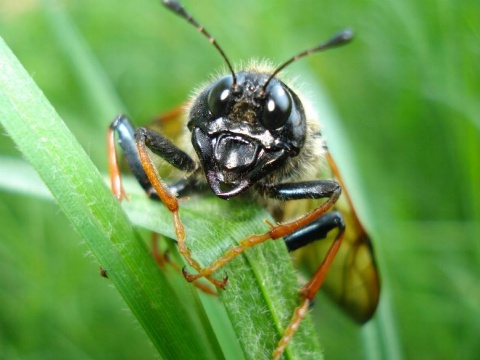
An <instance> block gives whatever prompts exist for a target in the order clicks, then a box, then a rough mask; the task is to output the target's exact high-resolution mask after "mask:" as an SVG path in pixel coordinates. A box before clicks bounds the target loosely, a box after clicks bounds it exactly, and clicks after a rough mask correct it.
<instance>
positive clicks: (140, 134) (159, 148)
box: [135, 128, 227, 289]
mask: <svg viewBox="0 0 480 360" xmlns="http://www.w3.org/2000/svg"><path fill="white" fill-rule="evenodd" d="M135 141H136V144H137V151H138V155H139V158H140V163H141V165H142V167H143V170H144V171H145V174H146V176H147V178H148V180H149V181H150V183H151V185H152V187H153V188H154V189H155V191H156V193H157V194H158V197H159V198H160V200H161V201H162V202H163V203H164V205H165V206H166V207H167V209H168V210H169V211H170V212H171V213H172V217H173V225H174V228H175V235H176V238H177V244H178V251H179V252H180V254H182V256H183V257H184V258H185V260H186V261H187V263H188V264H189V265H190V266H191V267H193V268H194V269H195V270H196V271H198V272H200V271H201V270H202V267H201V266H200V264H199V263H198V262H197V261H196V260H195V259H193V258H192V256H191V253H190V250H189V249H188V247H187V245H186V243H185V238H186V234H185V227H184V226H183V223H182V221H181V220H180V214H179V203H178V199H177V197H176V196H175V195H174V194H172V193H171V191H170V189H169V188H168V187H167V186H166V185H165V184H164V183H163V181H162V180H161V178H160V175H159V174H158V172H157V169H156V167H155V165H154V164H153V161H152V159H151V157H150V154H149V152H148V151H147V148H148V149H150V150H151V151H152V152H154V153H155V154H157V155H159V156H161V157H162V158H163V159H165V160H166V161H168V162H169V163H171V164H172V165H174V166H175V167H177V168H179V169H181V170H186V171H193V170H195V168H196V164H195V162H194V161H193V160H192V159H191V158H190V156H188V155H187V154H186V153H184V152H183V151H181V150H180V149H178V148H177V147H176V146H175V145H174V144H172V143H171V142H170V141H169V140H168V139H166V138H165V137H163V136H162V135H160V134H159V133H157V132H155V131H153V130H150V129H147V128H139V129H137V131H136V132H135ZM205 278H206V279H207V280H209V281H210V282H211V283H212V284H213V285H215V286H216V287H219V288H222V289H223V288H225V286H226V284H227V278H224V279H223V280H216V279H213V278H211V277H210V276H209V275H206V276H205Z"/></svg>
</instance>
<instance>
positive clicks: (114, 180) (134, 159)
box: [107, 115, 196, 200]
mask: <svg viewBox="0 0 480 360" xmlns="http://www.w3.org/2000/svg"><path fill="white" fill-rule="evenodd" d="M136 133H139V134H140V135H137V134H136ZM115 134H117V136H118V140H116V139H115ZM137 136H141V137H144V138H145V139H146V140H145V142H146V143H147V146H148V147H149V148H151V150H152V151H153V152H155V153H156V154H158V155H160V156H161V157H162V158H163V159H165V160H166V161H167V162H168V163H170V164H172V165H173V166H175V167H176V168H178V169H180V170H184V171H186V172H193V171H194V169H195V168H196V164H195V162H194V161H193V160H192V159H191V158H190V157H189V156H188V155H187V154H186V153H184V152H183V151H182V150H180V149H178V148H177V147H176V146H175V145H174V144H172V143H171V142H170V141H169V140H168V139H166V138H165V137H163V136H162V135H160V134H158V133H156V132H154V131H153V130H150V129H146V128H139V129H138V130H137V131H135V128H134V127H133V125H132V123H131V122H130V120H129V119H128V118H127V117H126V116H125V115H119V116H117V117H116V118H115V119H114V120H113V121H112V123H111V124H110V126H109V128H108V131H107V153H108V165H109V174H110V182H111V189H112V192H113V193H114V195H115V196H116V198H117V199H118V200H122V199H124V198H125V196H126V195H125V191H124V189H123V186H122V180H121V175H120V169H119V165H118V156H117V150H116V146H115V143H116V142H118V144H119V145H120V147H121V148H122V151H123V154H124V156H125V159H126V161H127V165H128V167H129V168H130V171H131V172H132V174H133V175H134V176H135V178H136V179H137V181H138V183H139V184H140V186H141V187H142V188H143V190H144V191H145V192H146V193H147V195H148V196H149V197H150V198H151V199H153V200H160V198H159V196H158V194H157V193H156V191H155V189H154V187H153V186H152V184H151V182H150V180H149V179H148V176H147V174H146V173H145V169H144V168H143V165H142V163H141V161H140V156H139V154H138V150H137V141H136V137H137ZM162 155H163V156H162ZM188 185H189V183H188V181H185V180H184V179H183V180H180V181H178V182H177V183H175V184H173V185H169V189H170V190H171V192H173V193H176V194H179V193H181V192H184V191H186V190H187V188H188Z"/></svg>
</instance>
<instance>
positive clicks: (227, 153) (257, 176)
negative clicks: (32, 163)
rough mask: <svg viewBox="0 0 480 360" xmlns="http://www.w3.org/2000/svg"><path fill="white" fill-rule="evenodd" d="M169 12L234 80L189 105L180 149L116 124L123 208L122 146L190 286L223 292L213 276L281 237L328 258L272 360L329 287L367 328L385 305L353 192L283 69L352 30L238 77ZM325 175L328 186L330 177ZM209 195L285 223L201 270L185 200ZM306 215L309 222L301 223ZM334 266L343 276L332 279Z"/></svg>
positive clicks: (112, 149)
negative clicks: (157, 204) (170, 227)
mask: <svg viewBox="0 0 480 360" xmlns="http://www.w3.org/2000/svg"><path fill="white" fill-rule="evenodd" d="M162 4H163V5H164V6H165V7H167V8H168V9H170V10H171V11H173V12H174V13H175V14H177V15H179V16H181V17H183V18H184V19H186V20H187V21H188V22H189V23H190V24H192V25H193V26H194V27H196V28H197V30H199V32H200V33H202V34H203V35H204V36H205V37H206V38H207V39H208V40H209V42H210V43H211V44H212V45H213V46H214V47H215V48H216V49H217V50H218V52H219V53H220V55H221V56H222V58H223V59H224V61H225V63H226V65H227V66H228V69H229V73H228V74H227V75H224V76H220V77H218V78H217V79H215V80H214V81H212V82H211V83H210V84H208V85H206V86H204V87H203V88H202V89H200V90H199V91H198V92H197V94H196V95H195V96H194V97H193V98H192V100H191V101H190V102H189V103H188V106H187V107H186V111H185V116H184V117H185V124H184V126H183V128H182V131H181V134H180V135H179V136H178V138H179V139H180V141H179V143H181V144H182V148H180V147H179V146H177V145H176V143H175V142H173V141H172V140H170V139H168V138H167V137H166V136H164V135H163V134H162V133H160V132H158V131H156V130H154V129H152V128H148V127H140V128H137V129H135V128H134V127H133V125H132V124H131V122H130V121H129V119H128V118H127V117H126V116H124V115H120V116H118V117H117V118H116V119H115V120H114V121H113V122H112V123H111V125H110V127H109V129H108V134H107V139H108V153H109V171H110V179H111V187H112V192H113V193H114V195H115V196H116V197H117V198H118V199H119V200H121V199H123V198H124V197H125V193H124V190H123V187H122V182H121V175H120V171H119V166H118V162H117V154H116V142H117V141H118V143H119V144H120V147H121V148H122V150H123V153H124V156H125V158H126V162H127V164H128V166H129V168H130V170H131V171H132V173H133V174H134V176H135V177H136V178H137V180H138V182H139V183H140V185H141V186H142V187H143V189H144V190H145V192H146V194H147V195H148V196H149V197H150V198H152V199H154V200H160V201H162V202H163V203H164V204H165V206H166V207H167V209H168V210H169V211H170V212H171V214H172V217H173V223H174V229H175V234H176V240H177V244H178V249H179V252H180V254H181V255H182V256H183V257H184V258H185V260H186V262H187V263H188V264H189V265H190V266H191V267H192V268H193V269H194V270H195V271H196V272H197V273H196V274H192V273H187V271H186V270H185V269H184V270H183V275H184V276H185V278H186V279H187V280H188V281H191V282H192V281H196V280H198V279H200V278H205V279H207V280H208V281H210V282H211V283H212V284H213V285H215V286H216V287H218V288H221V289H224V288H225V287H226V285H227V282H228V278H227V277H225V278H223V279H217V278H215V277H213V274H214V273H215V272H216V271H217V270H218V269H219V268H221V267H222V266H224V265H225V264H227V263H228V262H229V261H230V260H232V259H233V258H234V257H235V256H237V255H239V254H240V253H242V252H243V251H246V250H248V249H249V248H251V247H252V246H255V245H257V244H261V243H263V242H265V241H267V240H270V239H274V240H275V239H280V238H283V239H284V241H285V243H286V245H287V248H288V249H289V251H295V250H298V249H300V248H304V247H305V246H307V245H308V246H312V247H315V251H309V252H308V254H307V256H306V257H305V256H304V257H302V256H300V257H299V260H301V261H307V262H309V261H315V260H318V259H323V260H322V261H321V264H320V265H319V266H318V265H317V269H316V270H315V271H314V275H313V276H312V278H311V279H310V280H309V281H308V282H307V283H306V285H304V286H303V287H302V288H301V301H300V304H299V306H298V307H297V308H296V309H295V310H294V313H293V315H292V318H291V322H290V324H289V325H288V327H287V328H286V329H285V331H284V335H283V337H282V338H281V339H280V340H279V342H278V346H277V348H276V349H275V351H274V353H273V357H274V359H278V358H280V356H281V355H282V353H283V351H284V350H285V348H286V346H287V345H288V343H289V341H290V339H291V338H292V336H293V335H294V333H295V331H296V329H297V328H298V326H299V325H300V323H301V321H302V319H303V318H304V317H305V315H306V314H307V311H308V308H309V306H310V304H311V303H312V301H313V299H314V298H315V295H316V294H317V292H318V291H319V289H320V288H321V287H322V286H323V285H324V286H325V287H326V289H327V291H328V292H329V294H330V295H331V296H332V297H333V298H334V299H335V300H336V301H337V302H338V303H339V304H340V305H341V306H342V307H343V308H345V309H346V311H347V313H349V314H350V315H351V316H352V317H353V318H354V319H356V320H358V321H359V322H365V321H367V320H368V319H370V317H371V316H372V315H373V313H374V311H375V308H376V306H377V303H378V299H379V279H378V274H377V271H376V265H375V260H374V255H373V249H372V246H371V243H370V240H369V237H368V235H367V234H366V232H365V231H364V229H363V227H362V225H361V223H360V221H359V220H358V218H357V215H356V213H355V211H354V210H353V206H352V203H351V201H350V198H349V196H348V193H346V192H345V190H343V195H342V196H341V193H342V188H343V181H342V178H341V176H340V174H339V172H338V169H337V167H336V165H335V162H334V161H333V159H332V157H331V156H330V154H329V152H328V149H327V147H326V145H325V142H324V138H323V136H322V133H321V129H320V124H319V122H318V119H317V118H316V116H315V113H314V112H313V111H312V106H311V105H310V103H309V101H308V99H305V98H304V97H303V96H302V95H301V94H300V92H299V91H298V90H294V87H293V86H292V85H288V84H287V81H286V80H283V79H282V78H281V77H280V76H279V75H280V72H281V71H282V70H283V69H284V68H285V67H287V66H288V65H289V64H291V63H292V62H294V61H297V60H298V59H300V58H302V57H305V56H307V55H310V54H312V53H315V52H321V51H324V50H327V49H330V48H333V47H336V46H340V45H343V44H346V43H348V42H349V41H350V40H351V39H352V37H353V34H352V32H351V31H350V30H344V31H342V32H340V33H338V34H337V35H335V36H333V37H332V38H331V39H330V40H328V41H327V42H325V43H322V44H320V45H318V46H316V47H313V48H311V49H308V50H306V51H303V52H301V53H299V54H297V55H296V56H294V57H292V58H290V59H289V60H287V61H286V62H284V63H283V64H281V65H280V66H278V67H277V68H272V67H271V66H266V65H264V64H258V63H252V64H251V65H249V66H247V67H246V68H245V69H243V70H242V71H237V72H236V71H234V69H233V67H232V65H231V63H230V61H229V60H228V58H227V56H226V55H225V53H224V52H223V50H222V48H221V47H220V46H219V45H218V43H217V41H216V40H215V39H214V38H213V37H212V36H211V35H210V34H209V33H208V32H207V31H206V30H205V28H204V27H203V26H201V25H200V24H199V23H198V22H197V21H196V20H195V19H194V18H193V17H192V16H191V15H190V14H189V13H187V12H186V11H185V9H184V7H183V6H182V5H181V4H180V3H179V2H178V1H176V0H162ZM116 135H117V136H118V140H116ZM185 140H186V141H185ZM152 153H153V154H154V155H153V154H152ZM155 156H159V157H161V158H162V159H163V160H164V161H166V162H167V163H169V164H170V165H172V166H173V167H174V168H176V169H178V170H180V171H182V172H184V173H185V174H186V176H185V177H183V178H181V179H180V180H178V181H177V182H174V183H173V184H170V185H168V186H167V185H165V183H164V182H163V181H162V179H161V178H160V176H159V173H158V171H157V168H156V166H155V163H154V157H155ZM325 164H326V165H327V166H325ZM326 168H330V174H325V172H326V170H325V169H326ZM322 172H323V173H324V174H323V176H322V174H321V173H322ZM325 175H327V176H325ZM328 176H329V177H330V179H326V177H328ZM205 187H206V188H209V189H210V190H211V191H212V192H213V194H215V195H216V196H218V197H220V198H222V199H230V198H233V197H243V198H246V199H248V201H255V202H257V203H259V204H260V205H261V206H263V207H265V208H266V209H267V210H268V211H269V212H270V213H271V214H272V216H273V217H274V219H275V220H276V221H277V222H278V223H277V224H276V225H273V224H270V230H269V231H267V232H266V233H264V234H254V235H250V236H248V237H246V238H245V239H243V240H241V241H240V242H239V244H238V245H237V246H235V247H234V248H232V249H230V250H228V251H227V252H226V253H225V254H224V255H223V256H222V257H220V258H219V259H217V260H216V261H214V262H213V263H212V264H211V265H210V266H208V267H205V268H202V267H201V266H200V265H199V263H198V262H197V261H195V259H193V257H192V255H191V253H190V250H189V248H188V246H187V245H186V233H185V229H184V226H183V223H182V221H181V219H180V216H179V200H178V197H179V196H182V195H184V194H186V193H187V192H191V191H195V190H197V189H201V188H205ZM299 213H300V214H302V213H303V215H301V216H300V217H298V214H299ZM292 219H293V220H292ZM332 234H333V235H332ZM308 256H310V257H313V259H308V258H307V257H308ZM336 258H337V259H336ZM334 259H336V261H335V263H334V265H333V267H334V268H335V269H334V270H335V271H334V272H335V273H336V276H334V277H333V278H332V279H330V278H326V275H327V273H328V272H329V270H330V268H331V267H332V263H333V260H334ZM326 279H327V280H326ZM325 280H326V281H325ZM324 282H325V284H324Z"/></svg>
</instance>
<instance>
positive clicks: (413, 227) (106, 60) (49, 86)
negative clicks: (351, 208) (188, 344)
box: [0, 0, 480, 359]
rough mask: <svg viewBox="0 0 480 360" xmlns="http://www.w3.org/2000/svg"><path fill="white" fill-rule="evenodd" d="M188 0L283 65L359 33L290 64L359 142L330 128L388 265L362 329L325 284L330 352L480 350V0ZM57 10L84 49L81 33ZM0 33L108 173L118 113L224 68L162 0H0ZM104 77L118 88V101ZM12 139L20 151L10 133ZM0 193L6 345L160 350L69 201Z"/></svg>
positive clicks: (177, 92)
mask: <svg viewBox="0 0 480 360" xmlns="http://www.w3.org/2000/svg"><path fill="white" fill-rule="evenodd" d="M55 4H61V6H60V8H58V9H57V8H55V7H54V5H55ZM185 5H186V6H187V8H188V10H189V11H190V12H191V13H192V14H194V15H195V17H196V18H197V19H198V20H199V21H200V22H201V23H202V24H204V25H205V26H206V28H207V29H208V30H209V31H210V32H211V33H212V34H213V35H214V36H215V37H216V38H217V40H218V41H219V42H220V44H221V45H222V46H223V48H224V50H225V52H226V53H227V54H228V56H229V58H230V59H231V60H232V61H233V62H234V63H236V64H237V66H236V68H237V69H238V67H239V66H238V64H239V63H240V62H242V61H243V62H245V61H247V60H248V59H250V58H251V57H252V56H254V57H257V58H268V59H270V60H271V61H272V62H273V63H274V64H279V63H280V62H282V61H284V60H286V59H287V58H288V57H290V56H291V55H293V54H294V53H296V52H298V51H300V50H303V49H305V48H307V47H310V46H312V45H315V44H317V43H319V42H320V41H323V40H325V39H327V38H328V37H329V36H330V35H331V34H333V33H335V32H336V31H338V30H340V29H342V28H344V27H346V26H348V27H351V28H353V29H354V30H355V32H356V39H355V41H354V42H353V43H352V44H351V45H349V46H348V47H345V48H342V49H338V50H335V51H331V52H329V53H328V54H323V55H315V56H312V57H310V58H307V59H304V60H302V61H301V62H299V63H296V64H294V65H291V67H290V68H289V69H288V73H289V74H290V75H292V76H296V75H298V82H299V83H305V84H306V87H307V88H309V89H310V93H311V97H312V98H313V100H315V94H316V93H317V91H318V88H319V87H320V84H321V87H322V88H323V89H324V91H325V92H326V94H327V96H328V100H327V103H328V104H329V106H330V107H332V108H333V109H334V112H335V113H336V115H337V117H338V122H337V123H336V124H335V125H332V128H333V129H330V130H329V129H328V126H327V129H326V133H327V135H328V133H329V132H330V134H338V133H340V134H341V136H342V141H346V145H345V144H342V143H340V144H336V143H335V138H330V139H329V144H330V146H331V148H332V151H333V152H334V154H335V153H337V154H339V159H338V161H339V165H340V167H341V169H342V170H343V171H344V175H346V177H347V183H349V182H351V183H352V189H351V190H352V193H353V194H352V195H353V197H354V199H355V200H356V201H357V204H358V209H359V211H360V213H361V216H362V217H363V218H364V219H365V220H366V223H367V227H368V228H369V230H370V232H371V233H372V236H373V241H374V245H375V248H376V254H377V258H378V262H379V267H380V271H381V273H382V279H383V288H384V293H383V297H382V301H381V305H380V309H379V311H380V313H381V314H382V316H381V319H382V320H381V321H379V320H375V321H374V322H373V323H371V324H368V325H367V328H366V329H364V330H363V331H360V330H359V329H358V327H357V326H356V325H354V324H351V323H350V322H349V321H348V320H347V319H345V318H344V317H343V315H342V314H340V313H339V312H338V311H337V310H336V309H335V308H333V307H330V306H328V304H326V302H325V301H323V299H322V298H320V299H318V301H317V304H316V307H315V310H314V313H315V316H316V318H317V319H316V324H317V326H318V329H319V333H320V336H321V339H322V345H323V346H324V347H325V356H326V358H327V359H345V358H353V357H354V358H362V357H363V358H368V357H370V358H371V357H373V356H375V354H377V355H378V354H385V353H388V354H390V356H395V357H397V358H405V359H474V358H478V354H479V353H480V335H479V334H480V282H479V281H478V279H479V278H480V265H479V264H480V75H479V74H480V66H479V64H480V30H479V29H480V2H478V0H463V1H461V2H455V1H453V0H444V1H440V0H439V1H432V0H429V1H425V2H421V3H419V2H415V1H413V0H405V1H399V0H397V1H394V0H390V1H378V0H377V1H375V0H370V1H343V2H342V3H338V2H335V1H322V2H318V1H313V0H312V1H306V0H305V1H297V2H293V1H273V0H263V1H261V2H260V1H254V0H245V1H229V2H226V1H219V0H208V1H202V2H201V3H200V2H194V1H192V0H190V1H185ZM55 9H56V10H55ZM57 10H60V14H66V15H68V18H69V19H70V20H71V21H72V23H73V24H74V26H75V28H76V30H77V31H78V32H79V34H81V36H82V37H83V39H84V40H85V44H84V45H85V48H84V49H76V48H72V46H71V45H72V44H71V43H69V41H68V33H67V32H66V31H65V29H64V28H63V27H62V26H63V25H62V23H61V22H59V20H58V19H59V18H58V16H57V15H58V13H57V12H56V11H57ZM67 28H69V27H68V26H67ZM0 36H2V37H3V38H4V40H5V41H6V42H7V44H8V45H9V46H10V47H11V48H12V50H13V51H14V52H15V54H16V55H17V57H18V58H19V59H20V61H21V62H22V63H23V65H24V66H25V68H26V69H27V70H28V71H29V73H30V74H31V75H32V77H33V79H34V80H35V81H36V82H37V84H38V85H39V86H40V87H41V88H42V90H43V91H44V92H45V94H46V96H47V97H48V99H49V100H50V101H51V102H52V104H53V105H54V106H55V108H56V110H57V111H58V112H59V114H60V115H61V116H62V118H63V119H64V120H65V121H66V123H67V125H68V126H69V127H70V129H71V130H72V131H73V132H74V133H75V135H76V136H77V137H78V139H79V141H80V142H81V143H82V145H83V146H84V148H85V149H86V151H87V152H88V153H89V154H90V156H91V158H92V159H93V161H94V162H95V163H96V164H97V165H98V167H99V168H100V169H101V170H102V171H104V172H105V171H106V156H105V146H104V141H105V140H104V139H105V129H106V127H107V125H108V124H109V121H110V120H111V119H112V118H113V117H114V116H115V115H116V113H118V112H121V111H123V112H126V113H128V114H129V115H130V116H131V117H132V119H133V120H134V122H135V123H136V124H143V123H146V122H148V121H149V120H150V119H152V118H153V117H154V116H155V115H157V114H159V113H162V112H165V111H168V110H169V109H171V108H172V107H175V106H177V105H179V104H181V103H182V102H183V101H184V100H185V99H186V98H187V97H188V96H189V95H190V93H191V90H192V89H193V88H194V87H196V86H197V85H198V84H200V83H202V82H204V81H207V80H208V79H209V76H210V74H211V73H212V72H215V71H217V70H218V69H221V68H222V67H223V63H222V61H221V59H220V57H219V55H218V54H217V53H216V51H215V50H214V49H213V48H211V46H210V45H209V44H208V42H207V41H206V40H205V39H203V38H202V37H201V36H200V35H199V34H197V33H196V31H195V30H194V29H193V28H192V27H190V26H188V25H187V24H186V23H185V22H184V21H182V20H180V19H179V18H177V17H175V16H173V15H172V14H171V13H170V12H168V11H166V10H165V9H163V8H162V7H161V6H160V5H159V3H158V2H157V1H153V0H137V1H123V2H121V3H119V2H115V1H113V0H103V1H93V0H84V1H81V2H80V1H78V2H76V1H62V2H58V3H57V2H53V1H40V2H38V1H33V0H24V1H21V2H20V1H17V0H2V1H1V2H0ZM85 49H86V50H87V52H85ZM83 56H87V58H88V57H90V56H93V58H94V59H96V61H97V62H98V64H97V65H98V68H97V69H96V70H101V71H102V72H103V75H104V76H105V79H106V81H107V83H109V84H111V88H110V89H104V88H103V87H102V85H101V84H103V83H104V80H105V79H99V84H98V86H92V84H91V83H90V82H85V81H84V79H85V78H88V76H89V75H91V74H89V73H88V71H89V68H84V67H82V66H81V64H82V61H83ZM106 92H110V93H112V92H113V93H115V94H118V105H115V104H112V103H111V102H107V101H105V98H104V96H105V93H106ZM318 106H319V107H322V105H318ZM335 127H337V129H336V130H335ZM338 129H340V130H338ZM347 145H348V146H347ZM0 154H1V155H2V156H7V155H8V156H14V157H18V156H19V154H18V152H17V151H16V149H15V147H14V146H13V144H12V142H11V141H10V140H9V139H8V138H7V137H5V136H3V135H2V136H0ZM349 174H351V176H352V178H354V180H353V181H352V180H350V181H349V180H348V178H349V177H348V176H347V175H349ZM0 198H1V200H0V358H8V359H12V358H13V359H14V358H22V359H25V358H28V359H45V358H70V359H75V358H78V359H85V358H96V359H102V358H115V359H133V358H135V359H138V358H144V359H151V358H155V351H154V349H153V347H152V346H151V345H150V344H149V341H148V339H147V338H146V336H145V335H144V333H143V331H142V329H141V328H140V326H139V325H138V323H136V321H135V319H134V318H133V317H132V316H131V315H130V313H129V311H128V310H126V306H125V304H124V303H123V302H122V300H121V299H120V298H119V296H118V294H117V293H116V291H115V289H113V288H112V287H111V286H109V284H108V281H107V280H105V279H103V278H101V277H100V276H98V266H97V263H96V262H95V260H94V259H93V257H92V256H90V254H89V253H88V249H87V248H86V246H85V245H83V244H82V242H81V240H80V239H79V237H78V236H77V235H76V234H75V233H74V231H73V230H72V229H71V227H70V225H69V224H68V222H67V220H66V219H65V218H64V217H63V215H62V214H61V213H60V212H59V210H58V208H57V207H56V206H55V205H53V204H50V203H46V202H43V201H41V200H37V199H32V198H28V197H26V196H21V195H16V194H13V193H11V192H10V191H7V190H2V191H1V192H0ZM372 334H373V335H372ZM375 338H383V339H384V341H383V342H382V344H383V345H382V346H383V347H385V346H387V347H388V349H379V348H378V347H379V345H378V343H376V342H375V341H373V340H372V339H375ZM352 354H354V356H352ZM378 356H380V358H381V355H378Z"/></svg>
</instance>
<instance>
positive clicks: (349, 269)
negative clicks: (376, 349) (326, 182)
mask: <svg viewBox="0 0 480 360" xmlns="http://www.w3.org/2000/svg"><path fill="white" fill-rule="evenodd" d="M327 160H328V163H329V165H330V168H331V172H332V174H331V175H332V177H333V178H334V179H335V180H337V181H338V182H339V183H340V184H341V185H342V196H341V197H340V199H339V201H338V202H337V204H336V205H335V210H337V211H340V212H341V213H342V215H343V218H344V220H345V224H346V231H345V236H344V239H343V243H342V245H341V247H340V250H339V252H338V254H337V256H336V258H335V260H334V262H333V264H332V267H331V269H330V271H329V273H328V275H327V278H326V280H325V283H324V285H323V289H324V290H325V291H326V293H327V294H328V295H329V297H330V298H332V299H333V300H334V301H335V302H336V303H338V304H339V305H340V306H341V307H342V308H343V310H344V311H345V312H346V313H347V314H348V315H350V316H351V317H352V318H353V319H355V320H356V321H358V322H360V323H364V322H366V321H368V320H369V319H370V318H371V317H372V315H373V314H374V312H375V309H376V307H377V304H378V300H379V294H380V281H379V276H378V273H377V267H376V264H375V257H374V252H373V247H372V244H371V241H370V238H369V236H368V234H367V233H366V232H365V230H364V228H363V226H362V224H361V223H360V221H359V219H358V217H357V214H356V213H355V210H354V208H353V205H352V202H351V200H350V197H349V195H348V191H347V190H346V188H345V186H344V183H343V180H342V178H341V176H340V174H339V172H338V169H337V167H336V165H335V162H334V161H333V159H332V157H331V156H330V154H328V153H327ZM317 204H318V202H315V201H314V200H305V201H304V202H303V203H301V202H296V201H294V202H290V204H288V205H287V209H286V212H285V214H286V216H288V217H291V216H294V214H293V212H295V213H296V215H297V216H298V215H300V214H301V213H302V212H303V213H306V212H307V211H309V210H311V209H312V208H313V207H315V206H316V205H317ZM288 208H289V210H288ZM292 208H294V210H292ZM332 233H333V231H332ZM329 235H330V236H328V237H327V239H323V240H321V241H315V242H314V243H312V244H310V245H308V246H306V247H305V250H304V249H300V250H298V251H296V252H295V253H294V258H295V262H296V263H297V265H298V266H299V267H300V268H304V269H306V270H307V271H308V272H309V273H313V271H314V270H315V269H316V268H317V267H318V265H319V264H320V262H321V261H322V259H323V257H324V256H325V253H326V252H327V250H328V248H329V246H330V244H331V241H332V240H333V237H334V236H333V235H335V234H329Z"/></svg>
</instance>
